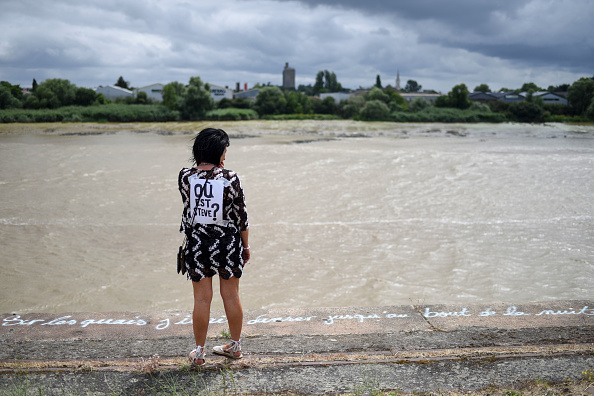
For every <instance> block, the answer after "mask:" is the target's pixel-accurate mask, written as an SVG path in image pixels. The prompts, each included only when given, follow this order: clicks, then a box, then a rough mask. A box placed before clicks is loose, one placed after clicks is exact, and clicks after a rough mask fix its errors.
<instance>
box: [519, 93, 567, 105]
mask: <svg viewBox="0 0 594 396" xmlns="http://www.w3.org/2000/svg"><path fill="white" fill-rule="evenodd" d="M520 95H522V96H524V97H526V96H528V93H527V92H522V93H521V94H520ZM532 97H540V98H542V101H543V102H544V103H545V104H558V105H565V106H567V105H568V104H569V102H568V101H567V99H566V98H564V97H563V96H561V95H560V94H557V93H553V92H549V91H539V92H534V93H533V94H532Z"/></svg>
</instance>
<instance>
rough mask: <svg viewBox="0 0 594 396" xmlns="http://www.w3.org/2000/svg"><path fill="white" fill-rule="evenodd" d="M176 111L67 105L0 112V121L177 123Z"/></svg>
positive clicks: (129, 106) (149, 107)
mask: <svg viewBox="0 0 594 396" xmlns="http://www.w3.org/2000/svg"><path fill="white" fill-rule="evenodd" d="M178 119H179V112H177V111H172V110H169V109H167V108H166V107H164V106H161V105H123V104H108V105H102V106H88V107H81V106H67V107H60V108H58V109H39V110H32V109H12V110H2V111H0V122H3V123H7V122H60V121H67V122H78V121H96V122H98V121H107V122H142V121H150V122H161V121H177V120H178Z"/></svg>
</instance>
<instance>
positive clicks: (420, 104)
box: [408, 98, 431, 112]
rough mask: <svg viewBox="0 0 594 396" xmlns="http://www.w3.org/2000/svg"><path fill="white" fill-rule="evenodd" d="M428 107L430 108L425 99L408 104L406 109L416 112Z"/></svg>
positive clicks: (418, 99)
mask: <svg viewBox="0 0 594 396" xmlns="http://www.w3.org/2000/svg"><path fill="white" fill-rule="evenodd" d="M429 106H431V103H429V102H428V101H427V100H426V99H423V98H416V99H414V100H413V101H412V102H410V105H408V109H409V110H410V111H412V112H416V111H421V110H423V109H426V108H427V107H429Z"/></svg>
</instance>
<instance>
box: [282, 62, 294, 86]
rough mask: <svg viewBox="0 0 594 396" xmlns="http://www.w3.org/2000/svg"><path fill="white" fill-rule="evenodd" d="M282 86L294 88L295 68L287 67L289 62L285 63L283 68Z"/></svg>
mask: <svg viewBox="0 0 594 396" xmlns="http://www.w3.org/2000/svg"><path fill="white" fill-rule="evenodd" d="M283 88H287V89H295V69H293V68H292V67H289V62H287V63H285V68H284V69H283Z"/></svg>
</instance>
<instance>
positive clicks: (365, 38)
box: [0, 0, 594, 92]
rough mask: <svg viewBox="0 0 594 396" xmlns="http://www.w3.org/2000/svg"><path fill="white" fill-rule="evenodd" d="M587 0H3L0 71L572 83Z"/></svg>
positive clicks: (584, 54)
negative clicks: (290, 70)
mask: <svg viewBox="0 0 594 396" xmlns="http://www.w3.org/2000/svg"><path fill="white" fill-rule="evenodd" d="M592 11H594V3H593V2H591V1H590V0H572V1H570V0H555V1H549V0H513V1H510V0H504V1H496V2H494V1H491V0H472V1H467V0H449V1H447V2H445V1H441V0H416V1H414V2H396V1H394V2H392V1H381V0H367V1H365V2H361V1H351V0H346V1H338V0H321V1H314V0H301V1H284V0H219V1H217V2H214V3H213V2H203V1H197V2H186V1H182V0H179V1H176V0H172V1H168V2H148V1H146V0H129V1H126V2H120V1H115V0H90V1H85V2H76V1H70V0H54V1H49V0H39V1H33V0H5V1H3V4H2V13H1V14H0V26H2V27H3V37H2V39H0V80H6V81H10V82H11V83H13V84H21V85H22V86H28V85H30V83H31V81H32V79H33V78H36V79H37V81H38V82H39V81H42V80H44V79H46V78H66V79H69V80H70V81H72V82H73V83H75V84H77V85H79V86H96V85H105V84H113V83H114V82H115V81H116V80H117V78H118V77H119V76H120V75H122V76H124V77H125V78H126V79H127V80H129V81H131V83H132V84H133V85H135V86H142V85H147V84H150V83H153V82H163V83H167V82H170V81H180V82H184V83H185V82H187V81H188V79H189V77H190V76H200V77H201V78H202V79H203V80H204V81H208V82H211V83H214V84H218V85H229V86H233V85H234V84H235V82H241V83H242V84H243V83H244V82H247V83H249V85H250V86H251V85H253V84H254V83H256V82H264V83H265V82H271V83H273V84H280V83H281V71H282V68H283V66H284V64H285V62H290V64H291V66H293V67H295V68H296V71H297V83H298V84H307V83H313V82H314V79H315V75H316V73H317V72H318V71H319V70H325V69H327V70H332V71H334V72H336V74H337V76H338V79H339V81H340V82H341V83H342V85H343V86H345V87H350V88H357V87H359V86H370V85H372V84H374V83H375V76H376V75H378V74H379V75H380V76H381V78H382V82H383V83H384V84H392V85H393V84H394V80H395V77H396V72H397V71H398V70H399V71H400V75H401V80H402V84H405V83H406V80H408V79H414V80H416V81H418V82H419V83H420V84H422V85H423V87H424V88H433V89H436V90H439V91H442V92H447V91H448V90H450V89H451V87H452V86H453V85H455V84H458V83H461V82H464V83H466V84H467V86H468V87H469V88H470V89H472V88H474V86H475V85H478V84H480V83H487V84H489V85H490V86H491V88H493V89H499V88H500V87H502V86H506V87H519V86H520V85H521V84H522V83H524V82H528V81H534V82H536V83H537V84H539V85H542V86H545V87H546V86H548V85H551V84H553V85H557V84H562V83H571V82H573V81H575V80H577V79H578V78H579V77H582V76H591V75H592V74H593V73H594V71H593V70H592V69H593V68H592V65H594V38H593V37H594V34H592V33H594V31H593V28H592V27H591V26H590V25H591V23H590V20H589V16H590V15H592V14H593V12H592Z"/></svg>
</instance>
